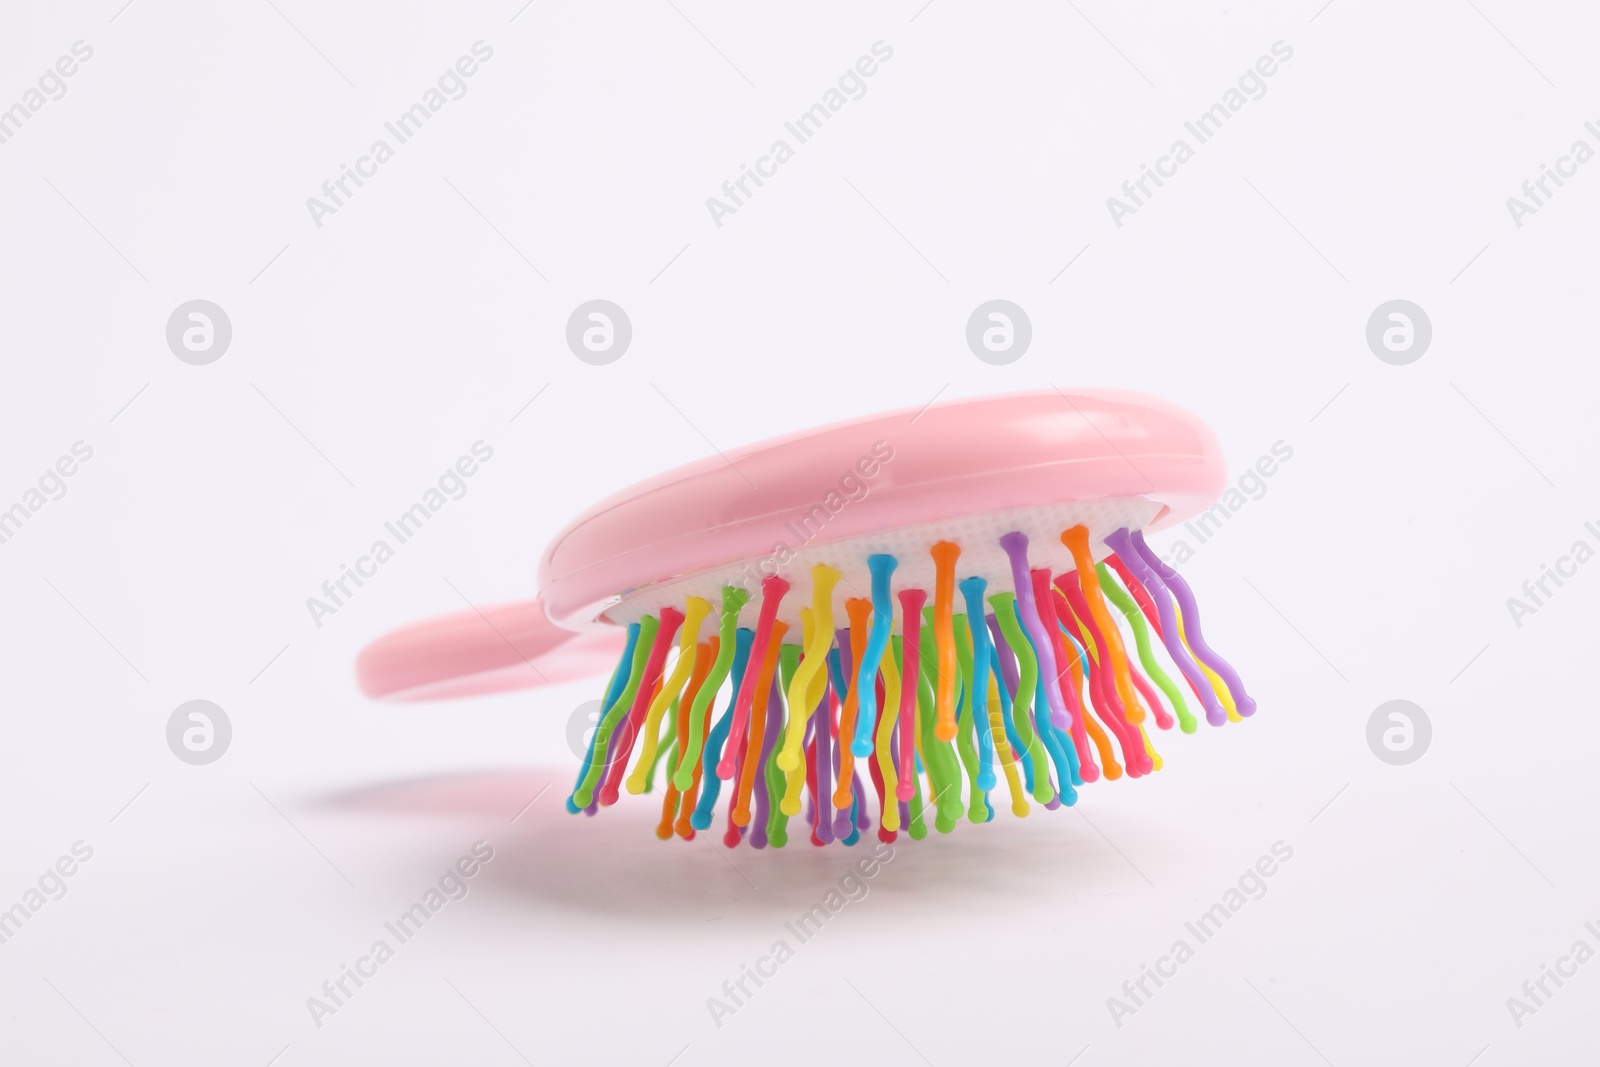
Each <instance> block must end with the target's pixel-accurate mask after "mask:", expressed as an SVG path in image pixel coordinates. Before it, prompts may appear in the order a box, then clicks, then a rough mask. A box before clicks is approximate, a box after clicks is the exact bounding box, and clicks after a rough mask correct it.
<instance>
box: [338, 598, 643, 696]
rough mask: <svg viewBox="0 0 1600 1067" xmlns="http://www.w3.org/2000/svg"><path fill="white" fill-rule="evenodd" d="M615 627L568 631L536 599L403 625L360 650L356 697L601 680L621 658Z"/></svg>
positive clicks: (473, 692)
mask: <svg viewBox="0 0 1600 1067" xmlns="http://www.w3.org/2000/svg"><path fill="white" fill-rule="evenodd" d="M626 636H627V635H626V633H625V632H624V631H623V630H622V628H621V627H615V626H609V627H604V628H598V629H592V630H584V631H581V632H574V631H571V630H563V629H561V628H560V627H558V626H557V625H556V624H555V623H553V622H551V621H550V620H549V618H548V617H547V616H546V615H545V612H544V603H543V601H541V600H538V599H534V600H525V601H521V602H518V603H514V604H497V605H494V606H491V607H485V608H481V609H471V610H467V611H460V612H456V613H455V614H453V615H444V616H441V617H439V618H435V619H428V620H426V621H424V622H418V623H412V624H411V625H409V626H403V627H401V628H400V629H398V630H394V631H392V632H390V633H388V634H385V635H384V636H382V637H380V638H378V639H377V640H376V641H374V642H372V644H370V645H368V646H367V647H366V648H364V649H362V651H361V655H360V656H359V657H358V658H357V660H356V680H357V682H358V683H359V684H360V686H361V691H362V692H363V693H365V694H366V695H367V696H369V697H373V698H375V699H381V700H395V701H413V700H446V699H449V698H452V697H465V696H478V695H481V694H484V693H499V692H504V691H507V690H512V689H530V688H534V687H536V686H542V685H555V684H557V683H560V682H571V681H576V680H578V679H580V678H588V677H592V676H594V675H596V674H604V673H605V672H606V671H609V670H611V669H612V668H613V667H614V666H616V662H617V659H618V657H620V656H621V655H622V646H623V644H624V642H625V640H626Z"/></svg>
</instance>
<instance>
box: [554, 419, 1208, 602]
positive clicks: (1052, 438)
mask: <svg viewBox="0 0 1600 1067" xmlns="http://www.w3.org/2000/svg"><path fill="white" fill-rule="evenodd" d="M874 450H876V453H875V451H874ZM886 450H889V451H892V458H891V459H889V460H887V461H880V462H878V463H877V464H876V472H875V474H874V475H873V476H872V477H871V478H870V479H869V481H870V492H869V493H868V494H867V495H866V496H865V497H864V498H862V499H860V500H859V501H853V502H852V503H851V504H850V506H849V507H846V508H843V509H842V510H841V511H839V512H838V513H837V514H836V515H835V516H833V517H832V518H831V519H830V521H829V523H828V525H827V527H826V530H825V533H824V535H823V536H820V537H818V538H817V539H816V540H815V541H813V542H811V543H812V544H826V543H830V542H835V541H842V540H848V539H850V538H852V537H856V536H859V535H861V534H864V533H871V532H875V531H881V530H887V529H893V528H897V527H902V526H912V525H917V524H920V523H928V522H936V521H940V520H944V519H949V518H954V517H959V516H963V515H973V514H978V513H982V512H989V511H1000V510H1005V509H1010V508H1025V507H1031V506H1035V505H1040V504H1050V503H1060V502H1065V501H1090V500H1111V499H1120V498H1128V497H1140V498H1144V499H1147V500H1151V501H1154V502H1156V503H1158V504H1160V505H1162V506H1163V507H1164V509H1165V510H1163V511H1162V512H1161V513H1160V514H1159V516H1158V517H1157V519H1156V521H1155V522H1154V523H1152V528H1156V529H1159V528H1160V527H1161V526H1164V525H1167V524H1169V523H1172V522H1177V521H1181V520H1182V519H1184V518H1187V517H1188V516H1190V515H1192V514H1194V513H1195V512H1197V511H1199V510H1200V509H1201V508H1203V507H1205V506H1207V505H1208V504H1210V503H1211V501H1212V500H1214V499H1215V498H1216V497H1217V495H1218V494H1219V493H1220V492H1221V491H1222V487H1223V485H1224V483H1225V481H1226V475H1227V471H1226V466H1225V464H1224V461H1223V456H1222V450H1221V446H1220V445H1219V444H1218V442H1217V439H1216V436H1215V435H1214V434H1213V433H1212V432H1211V430H1210V428H1209V427H1208V426H1206V424H1205V423H1204V422H1202V421H1201V420H1200V419H1199V418H1198V417H1197V416H1195V415H1193V414H1191V413H1190V412H1188V411H1186V410H1184V409H1183V408H1180V407H1178V406H1177V405H1175V404H1171V403H1169V402H1167V401H1165V400H1161V399H1159V398H1157V397H1153V396H1147V395H1144V394H1141V393H1132V392H1122V391H1114V390H1067V391H1056V390H1049V391H1043V392H1032V393H1019V394H1012V395H1007V396H991V397H980V398H976V399H970V400H956V401H950V402H947V403H943V404H934V405H932V406H929V407H927V408H926V409H921V410H919V409H916V408H909V409H906V410H904V411H896V412H890V413H888V414H884V415H877V416H873V417H870V418H862V419H854V420H850V421H847V422H841V423H836V424H834V425H832V426H826V427H822V428H820V429H815V430H808V431H805V432H803V433H798V434H793V435H791V436H788V437H783V438H777V439H774V440H770V441H764V442H760V443H757V444H753V445H747V446H745V447H742V448H736V449H733V450H731V451H729V452H727V453H726V455H725V456H724V455H716V456H710V457H707V458H706V459H703V460H700V461H698V462H695V463H690V464H687V465H685V466H682V467H679V468H677V469H675V470H671V471H667V472H666V473H664V474H660V475H657V476H656V477H654V478H650V479H648V480H646V481H643V482H640V483H638V484H637V485H635V486H633V487H631V488H629V489H626V490H624V491H622V492H620V493H617V494H615V495H614V496H612V497H610V498H608V499H606V500H603V501H601V502H600V503H598V504H596V505H595V506H594V507H592V508H590V509H589V510H588V511H587V512H585V513H584V514H583V515H582V516H580V517H579V518H578V519H577V520H576V521H574V522H573V523H572V524H571V525H570V526H568V527H567V528H566V529H565V530H564V531H562V532H561V533H560V534H559V535H557V537H556V539H555V540H554V542H552V544H551V545H550V547H549V548H548V549H547V550H546V552H545V555H544V558H543V560H542V561H541V562H540V566H539V586H540V596H541V597H542V598H543V600H544V603H545V608H546V610H547V611H548V613H549V616H550V618H551V619H552V620H553V621H554V622H555V623H556V624H557V625H560V626H565V627H570V628H573V629H583V628H588V627H590V626H592V625H593V624H594V623H595V621H596V620H597V618H598V617H599V615H600V613H601V612H602V611H604V610H605V609H606V608H607V607H608V606H609V605H610V604H612V603H614V602H615V600H616V598H617V597H618V596H619V595H620V594H623V593H626V592H630V591H632V590H635V589H638V588H641V587H643V586H646V585H650V584H653V583H655V582H661V581H665V580H668V579H672V578H677V577H681V576H683V575H687V574H692V573H695V572H697V571H702V570H707V569H711V568H716V567H721V566H726V565H728V564H732V563H737V562H740V561H743V560H747V559H755V558H759V557H761V556H764V555H766V554H767V553H769V552H771V550H772V547H773V545H774V544H776V543H778V542H789V541H792V540H793V537H794V535H793V533H792V532H791V531H790V530H788V529H786V524H789V523H791V522H793V521H794V520H797V519H799V518H800V517H802V516H803V515H805V514H806V513H807V512H808V511H809V510H810V509H811V508H812V507H813V506H814V505H815V504H816V503H817V501H818V500H819V499H821V498H822V497H823V496H824V495H825V494H826V493H827V492H828V491H829V490H830V489H833V488H835V487H836V486H838V485H839V483H840V480H841V477H843V476H845V475H852V474H853V475H855V476H856V477H861V474H860V467H859V465H860V464H861V463H862V462H863V461H869V460H872V459H874V458H875V457H876V458H879V459H880V460H881V457H882V455H883V454H884V453H885V451H886Z"/></svg>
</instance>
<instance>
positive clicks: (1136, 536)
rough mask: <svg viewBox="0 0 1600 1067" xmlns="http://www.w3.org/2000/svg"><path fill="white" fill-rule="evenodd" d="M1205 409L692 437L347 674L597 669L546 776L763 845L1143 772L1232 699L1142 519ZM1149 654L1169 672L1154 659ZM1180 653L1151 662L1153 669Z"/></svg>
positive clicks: (1183, 514)
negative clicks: (523, 571) (499, 575)
mask: <svg viewBox="0 0 1600 1067" xmlns="http://www.w3.org/2000/svg"><path fill="white" fill-rule="evenodd" d="M1225 476H1226V468H1225V465H1224V462H1223V459H1222V454H1221V448H1220V446H1219V444H1218V442H1217V440H1216V437H1215V435H1214V434H1213V433H1212V432H1211V431H1210V429H1209V428H1208V427H1207V426H1206V425H1205V424H1204V423H1203V422H1202V421H1200V420H1199V419H1198V418H1197V417H1196V416H1194V415H1192V414H1190V413H1189V412H1186V411H1184V410H1182V409H1181V408H1178V407H1176V406H1174V405H1172V404H1170V403H1167V402H1166V401H1163V400H1159V399H1157V398H1154V397H1150V396H1145V395H1141V394H1137V393H1129V392H1118V391H1106V390H1079V391H1060V390H1057V391H1051V392H1036V393H1023V394H1016V395H1010V396H997V397H983V398H978V399H972V400H961V401H954V402H948V403H943V404H935V405H929V406H927V407H925V408H923V409H921V410H907V411H900V412H891V413H888V414H884V415H877V416H873V417H870V418H861V419H853V420H849V421H846V422H841V423H837V424H835V425H832V426H827V427H823V428H821V429H815V430H809V431H805V432H803V433H797V434H792V435H790V436H787V437H781V438H776V439H773V440H769V441H765V442H761V443H758V444H754V445H749V446H746V447H743V448H739V449H736V450H733V451H730V452H727V453H725V454H719V455H717V456H712V457H708V458H706V459H703V460H700V461H698V462H695V463H690V464H687V465H685V466H682V467H679V468H677V469H675V470H671V471H668V472H666V473H664V474H660V475H657V476H656V477H654V478H651V479H649V480H647V481H644V482H641V483H639V484H637V485H635V486H633V487H631V488H629V489H626V490H624V491H622V492H620V493H617V494H615V495H614V496H611V497H609V498H607V499H606V500H603V501H601V502H600V503H598V504H596V505H594V506H593V507H592V508H590V509H589V510H588V511H587V512H585V513H584V514H583V515H581V516H579V517H578V518H577V519H576V520H575V521H573V522H572V523H571V524H570V525H569V526H567V528H566V529H565V530H563V531H562V532H561V533H559V534H558V535H557V536H556V538H555V540H554V541H553V542H552V543H551V545H550V547H549V548H548V549H547V550H546V551H545V554H544V557H543V559H542V560H541V561H540V565H539V575H538V578H539V595H538V597H537V599H535V600H533V601H530V602H524V603H520V604H511V605H506V606H502V607H498V608H492V609H486V610H484V611H481V612H479V611H471V612H465V613H461V614H457V615H453V616H449V617H446V618H443V619H438V620H433V621H430V622H425V623H421V624H418V625H414V626H411V627H407V628H406V629H403V630H400V631H397V632H395V633H393V634H390V635H388V636H386V637H384V638H381V639H380V640H378V641H377V642H375V643H374V644H372V645H371V646H369V647H368V648H367V649H366V650H365V651H363V653H362V654H361V657H360V660H359V663H358V676H359V679H360V682H361V685H362V688H363V689H364V691H365V692H366V693H367V694H368V695H370V696H378V697H388V698H393V699H432V698H438V697H446V696H457V695H464V694H469V693H478V692H490V691H495V690H500V689H507V688H517V687H522V686H528V685H538V684H545V683H548V682H555V681H565V680H571V679H573V678H577V677H582V676H584V675H587V674H595V673H598V672H599V671H602V670H604V669H605V667H606V666H609V667H610V680H609V682H608V683H607V685H606V687H605V689H604V697H603V699H602V701H601V714H600V719H599V722H598V725H597V727H596V728H595V730H594V732H593V734H592V736H591V738H590V740H589V743H588V751H587V753H586V755H585V757H584V759H583V762H582V765H581V767H580V769H579V772H578V775H577V780H576V782H575V784H574V787H573V790H572V793H571V795H570V796H569V797H568V800H567V808H568V810H569V811H572V812H575V813H576V812H579V811H582V812H586V813H588V814H590V815H593V814H595V813H596V812H597V811H598V810H599V809H601V808H604V807H608V806H610V805H612V804H614V803H616V802H617V800H618V799H619V798H620V797H621V795H622V793H623V792H624V791H626V792H628V793H632V794H645V793H652V792H656V791H657V789H658V785H657V783H658V780H659V782H660V785H659V789H660V791H661V821H660V824H659V825H658V827H657V829H656V834H657V836H658V837H661V838H663V839H665V838H669V837H672V836H674V835H676V836H678V837H682V838H685V839H690V838H693V837H694V836H695V833H696V831H703V830H707V829H709V828H710V827H711V826H712V823H713V821H714V819H715V814H716V809H717V804H718V801H719V800H722V799H723V798H724V796H726V800H727V802H726V804H725V816H724V832H723V841H724V842H725V843H726V844H727V845H728V846H729V847H733V846H736V845H738V844H739V843H740V842H741V841H745V840H748V842H749V844H750V845H751V846H753V847H755V848H764V847H766V846H768V845H771V846H773V847H782V846H783V845H784V844H785V843H786V841H787V839H788V833H789V820H790V819H792V818H794V817H796V816H803V817H804V820H805V826H806V828H807V829H808V830H809V832H810V837H811V841H812V843H813V844H817V845H823V844H828V843H830V842H832V841H840V842H842V843H844V844H847V845H850V844H854V843H855V842H856V841H857V840H859V838H860V835H861V834H862V833H863V832H864V831H866V830H868V829H870V828H871V826H872V821H871V813H872V812H874V811H875V812H876V813H877V818H878V829H877V833H878V837H879V838H880V839H881V840H885V841H892V840H894V839H895V837H896V835H897V834H898V833H899V831H900V830H901V829H904V830H905V831H906V832H907V833H908V834H909V835H910V836H911V837H912V838H913V839H920V838H922V837H925V836H926V835H927V833H928V828H929V826H930V825H931V826H932V827H933V828H934V829H936V830H938V831H939V832H940V833H948V832H950V831H951V830H952V829H954V828H955V826H956V825H957V824H958V823H959V822H960V821H961V820H962V818H963V817H964V818H966V819H968V820H969V821H971V822H978V823H982V822H988V821H989V820H991V819H993V818H994V813H995V802H996V799H997V798H996V792H997V790H998V789H999V788H1000V787H1001V783H1002V782H1003V784H1004V798H1005V799H1006V800H1008V801H1009V803H1010V807H1011V810H1012V812H1013V814H1015V815H1017V816H1024V815H1027V814H1028V812H1029V811H1030V810H1031V808H1032V805H1033V804H1038V805H1042V806H1044V807H1045V808H1049V809H1054V808H1057V807H1060V806H1061V805H1064V804H1065V805H1071V804H1074V803H1076V801H1077V798H1078V789H1079V788H1080V787H1082V786H1084V785H1085V784H1088V783H1094V782H1097V781H1099V780H1101V779H1106V780H1113V781H1114V780H1117V779H1119V778H1122V777H1124V776H1126V777H1129V778H1138V777H1142V776H1144V775H1146V774H1149V773H1151V772H1152V771H1156V770H1160V769H1161V766H1162V760H1161V757H1160V755H1158V754H1157V752H1156V749H1155V747H1154V745H1153V744H1152V742H1151V737H1150V730H1149V727H1150V725H1151V724H1152V723H1153V724H1154V726H1155V728H1156V729H1157V730H1161V731H1166V730H1170V729H1171V728H1172V727H1173V726H1174V725H1176V726H1178V727H1179V729H1180V730H1181V732H1183V733H1193V732H1195V730H1196V729H1197V717H1196V713H1195V712H1194V711H1191V703H1192V704H1194V705H1197V706H1198V710H1199V712H1200V713H1202V714H1203V715H1204V717H1205V719H1206V721H1207V722H1208V723H1209V724H1210V725H1212V726H1221V725H1223V724H1225V723H1227V722H1236V721H1239V719H1240V718H1241V717H1248V716H1249V715H1251V714H1252V713H1253V712H1254V710H1255V702H1254V701H1253V700H1251V698H1250V697H1249V695H1248V694H1247V693H1246V692H1245V690H1244V686H1243V684H1242V683H1241V682H1240V680H1239V676H1238V674H1237V673H1235V672H1234V670H1233V669H1232V668H1231V667H1230V666H1229V665H1228V664H1227V662H1226V661H1225V660H1223V659H1222V657H1220V656H1219V655H1217V654H1216V652H1214V651H1213V650H1212V649H1211V647H1210V646H1209V645H1208V644H1207V643H1206V640H1205V637H1204V635H1203V633H1202V630H1201V624H1200V615H1199V609H1198V607H1197V605H1196V603H1195V599H1194V596H1193V594H1192V593H1191V591H1190V589H1189V586H1188V585H1187V583H1185V582H1184V580H1183V578H1182V577H1180V576H1179V575H1178V573H1177V572H1176V571H1174V570H1173V569H1172V568H1171V567H1170V566H1168V565H1167V564H1166V563H1165V562H1164V561H1163V560H1162V559H1161V558H1160V557H1159V556H1157V555H1156V553H1155V552H1154V551H1153V550H1152V549H1151V548H1150V546H1149V545H1148V544H1147V543H1146V541H1145V537H1144V534H1145V531H1146V530H1151V529H1160V528H1161V527H1163V526H1166V525H1169V524H1172V523H1176V522H1180V521H1182V520H1183V519H1185V518H1188V517H1189V516H1191V515H1193V514H1195V513H1196V512H1198V511H1199V510H1201V509H1202V508H1204V507H1206V506H1207V505H1209V504H1210V503H1211V502H1212V501H1213V500H1215V499H1216V497H1217V496H1218V495H1219V494H1220V492H1221V491H1222V488H1223V485H1224V481H1225ZM1169 668H1170V669H1169ZM1174 676H1176V677H1174Z"/></svg>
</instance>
